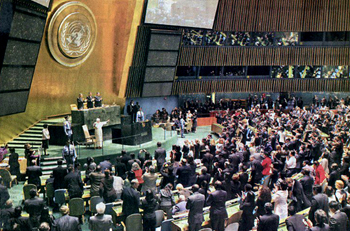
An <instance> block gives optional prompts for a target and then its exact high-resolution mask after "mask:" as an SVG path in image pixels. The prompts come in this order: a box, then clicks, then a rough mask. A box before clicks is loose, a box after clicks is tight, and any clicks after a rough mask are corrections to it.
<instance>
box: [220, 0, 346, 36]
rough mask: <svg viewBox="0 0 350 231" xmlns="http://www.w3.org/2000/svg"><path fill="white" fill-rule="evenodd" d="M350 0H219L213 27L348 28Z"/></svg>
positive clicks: (291, 29)
mask: <svg viewBox="0 0 350 231" xmlns="http://www.w3.org/2000/svg"><path fill="white" fill-rule="evenodd" d="M349 8H350V0H288V1H281V0H249V1H247V0H219V6H218V11H217V16H216V19H215V22H214V30H221V31H262V32H263V31H298V32H301V31H350V10H349Z"/></svg>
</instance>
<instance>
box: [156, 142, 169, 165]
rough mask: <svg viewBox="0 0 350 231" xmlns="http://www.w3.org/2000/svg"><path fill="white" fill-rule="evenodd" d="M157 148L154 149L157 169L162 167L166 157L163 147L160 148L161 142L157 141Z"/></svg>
mask: <svg viewBox="0 0 350 231" xmlns="http://www.w3.org/2000/svg"><path fill="white" fill-rule="evenodd" d="M157 147H158V148H157V149H156V150H155V151H154V159H156V160H157V168H158V171H160V169H161V168H162V166H163V164H164V163H165V158H166V151H165V149H164V148H162V143H161V142H158V143H157Z"/></svg>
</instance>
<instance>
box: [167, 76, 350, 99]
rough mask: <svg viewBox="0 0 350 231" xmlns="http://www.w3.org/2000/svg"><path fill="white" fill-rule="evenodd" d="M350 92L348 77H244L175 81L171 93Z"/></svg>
mask: <svg viewBox="0 0 350 231" xmlns="http://www.w3.org/2000/svg"><path fill="white" fill-rule="evenodd" d="M300 91H301V92H303V91H305V92H306V91H321V92H350V81H349V80H348V79H244V80H188V81H175V83H174V85H173V90H172V94H173V95H181V94H188V93H212V92H300Z"/></svg>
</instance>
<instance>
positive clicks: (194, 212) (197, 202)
mask: <svg viewBox="0 0 350 231" xmlns="http://www.w3.org/2000/svg"><path fill="white" fill-rule="evenodd" d="M198 190H199V186H198V184H195V185H193V186H192V192H193V195H191V196H190V197H189V198H188V200H187V204H186V209H188V210H190V212H189V213H188V224H189V231H198V230H200V228H201V226H202V223H203V220H204V218H203V207H204V204H205V196H204V195H203V194H200V193H199V192H198Z"/></svg>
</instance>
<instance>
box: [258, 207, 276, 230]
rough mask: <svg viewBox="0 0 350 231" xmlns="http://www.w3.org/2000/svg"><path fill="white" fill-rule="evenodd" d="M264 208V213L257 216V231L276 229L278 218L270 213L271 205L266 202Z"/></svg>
mask: <svg viewBox="0 0 350 231" xmlns="http://www.w3.org/2000/svg"><path fill="white" fill-rule="evenodd" d="M264 208H265V212H266V214H265V215H263V216H261V217H260V218H259V224H258V231H277V230H278V225H279V221H280V218H279V216H278V215H276V214H273V213H272V211H273V205H272V204H271V203H269V202H268V203H265V206H264Z"/></svg>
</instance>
